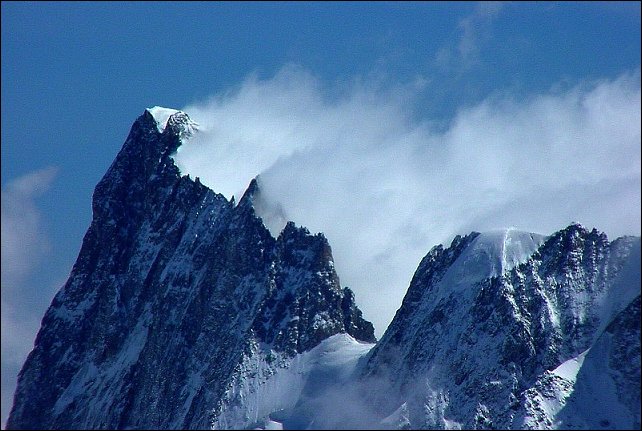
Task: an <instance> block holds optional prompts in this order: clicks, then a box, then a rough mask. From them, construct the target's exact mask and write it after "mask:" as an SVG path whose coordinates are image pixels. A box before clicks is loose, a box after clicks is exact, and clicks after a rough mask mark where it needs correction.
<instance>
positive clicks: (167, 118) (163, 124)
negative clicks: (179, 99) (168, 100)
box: [146, 106, 198, 139]
mask: <svg viewBox="0 0 642 431" xmlns="http://www.w3.org/2000/svg"><path fill="white" fill-rule="evenodd" d="M146 111H147V112H149V113H150V114H151V115H152V117H154V120H155V121H156V128H157V129H158V131H159V132H160V133H164V132H165V129H167V128H168V127H170V128H171V129H173V131H174V133H176V134H178V135H179V137H180V138H181V139H183V138H189V137H190V136H192V135H193V134H194V132H195V131H196V130H198V124H197V123H196V122H194V121H193V120H192V119H191V118H190V117H189V116H188V115H187V114H186V113H185V112H183V111H179V110H177V109H172V108H164V107H162V106H154V107H153V108H147V109H146Z"/></svg>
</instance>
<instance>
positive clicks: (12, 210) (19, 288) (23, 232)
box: [1, 167, 57, 429]
mask: <svg viewBox="0 0 642 431" xmlns="http://www.w3.org/2000/svg"><path fill="white" fill-rule="evenodd" d="M56 173H57V169H56V168H54V167H49V168H45V169H41V170H39V171H35V172H31V173H29V174H27V175H24V176H22V177H19V178H16V179H14V180H13V181H11V182H9V183H8V184H7V185H6V187H3V189H2V235H1V238H2V240H1V242H2V271H1V274H2V313H1V315H2V426H3V429H4V424H5V422H6V420H7V417H8V416H9V410H10V409H11V407H12V405H13V393H14V391H15V388H16V380H17V379H16V377H17V375H18V372H19V371H20V368H21V367H22V364H23V363H24V361H25V359H26V358H27V354H28V353H29V351H30V350H31V348H32V347H33V341H34V340H35V338H36V333H37V332H38V328H39V327H40V319H41V318H42V316H43V314H44V312H45V309H46V307H47V306H48V305H49V302H50V301H51V296H50V294H51V292H49V291H47V292H46V293H44V292H43V289H34V288H33V287H31V286H29V276H30V275H31V273H32V272H33V271H34V270H35V269H36V267H37V265H38V263H39V262H40V261H41V259H42V258H43V256H44V255H45V253H46V252H47V251H48V250H49V243H48V239H47V235H46V234H45V233H44V230H43V227H42V223H41V215H40V211H39V210H38V209H37V207H36V204H35V198H36V197H37V196H39V195H40V194H42V193H44V192H45V191H46V190H47V189H48V188H49V186H50V184H51V182H52V181H53V180H54V178H55V176H56Z"/></svg>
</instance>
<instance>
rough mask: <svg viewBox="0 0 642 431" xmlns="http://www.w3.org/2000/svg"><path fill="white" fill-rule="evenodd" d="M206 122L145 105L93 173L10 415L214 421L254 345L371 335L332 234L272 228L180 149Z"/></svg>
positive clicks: (57, 419)
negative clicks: (67, 260) (208, 182)
mask: <svg viewBox="0 0 642 431" xmlns="http://www.w3.org/2000/svg"><path fill="white" fill-rule="evenodd" d="M195 127H196V125H194V124H193V123H191V121H190V120H189V118H188V117H187V116H186V115H185V114H184V113H181V112H178V113H176V114H174V115H172V116H171V117H170V118H169V120H168V121H167V126H166V127H165V128H164V130H163V131H162V132H161V131H160V130H159V128H158V127H157V124H156V120H155V119H154V117H153V116H152V115H151V114H150V112H148V111H145V113H144V114H143V115H142V116H141V117H140V118H138V119H137V120H136V122H135V123H134V125H133V126H132V129H131V132H130V134H129V136H128V138H127V140H126V142H125V144H124V146H123V148H122V149H121V151H120V153H119V154H118V156H117V157H116V159H115V161H114V162H113V164H112V166H111V167H110V168H109V170H108V172H107V173H106V174H105V176H104V177H103V179H102V180H101V181H100V183H99V184H98V185H97V186H96V189H95V192H94V196H93V204H92V207H93V220H92V223H91V226H90V227H89V229H88V231H87V233H86V235H85V238H84V240H83V244H82V248H81V250H80V254H79V256H78V259H77V261H76V263H75V265H74V267H73V270H72V272H71V275H70V277H69V280H68V281H67V283H66V284H65V285H64V287H63V288H62V289H61V290H60V292H59V293H58V294H57V295H56V297H55V298H54V300H53V302H52V304H51V306H50V308H49V309H48V310H47V312H46V314H45V316H44V318H43V321H42V327H41V329H40V331H39V333H38V336H37V339H36V343H35V347H34V349H33V351H32V352H31V353H30V355H29V357H28V358H27V361H26V362H25V365H24V366H23V369H22V371H21V373H20V376H19V380H18V387H17V390H16V395H15V401H14V406H13V409H12V411H11V414H10V416H9V419H8V422H7V426H8V428H14V429H20V428H58V429H65V428H67V429H74V428H107V429H114V428H152V429H153V428H179V429H180V428H208V427H211V425H212V423H213V421H214V420H215V418H216V416H217V414H218V411H219V409H220V407H221V403H222V398H223V395H224V392H225V390H226V388H227V387H228V385H229V382H230V381H231V380H232V378H233V376H234V374H235V373H236V372H237V369H238V365H239V363H240V361H241V360H242V358H243V357H245V358H247V355H248V354H251V349H250V346H251V345H256V343H262V345H265V346H267V348H269V349H272V350H273V351H274V352H276V353H278V354H280V355H282V356H284V357H288V356H292V355H295V354H297V353H301V352H303V351H306V350H309V349H311V348H313V347H315V346H316V345H317V344H318V343H319V342H321V341H322V340H324V339H326V338H328V337H330V336H331V335H334V334H337V333H341V332H345V333H348V334H350V335H352V336H353V337H355V338H356V339H358V340H362V341H374V331H373V327H372V324H370V323H369V322H366V321H365V320H364V319H363V318H362V317H361V312H360V311H359V310H358V308H357V307H356V305H355V302H354V295H353V294H352V292H351V291H350V290H349V289H347V288H345V289H342V288H341V286H340V284H339V279H338V277H337V274H336V272H335V270H334V264H333V261H332V252H331V249H330V246H329V245H328V242H327V240H326V239H325V238H324V237H323V235H320V234H317V235H311V234H310V233H309V232H308V231H307V230H306V229H304V228H297V227H296V226H295V225H294V224H293V223H289V224H288V225H287V226H286V228H285V229H284V230H283V232H282V233H281V235H280V236H279V237H278V238H276V239H275V238H273V237H272V236H271V235H270V233H269V231H268V230H267V229H266V228H265V226H264V225H263V223H262V221H261V219H260V218H259V217H257V216H256V214H255V212H254V209H253V206H252V199H253V196H255V195H256V194H257V193H260V190H259V186H258V184H257V182H256V181H253V182H252V183H251V184H250V187H249V188H248V190H247V192H246V193H245V195H244V197H243V198H242V199H241V201H240V202H239V204H238V205H237V206H235V205H234V203H233V202H229V201H227V200H226V199H225V198H224V197H223V196H222V195H219V194H216V193H214V192H213V191H211V190H209V189H208V188H207V187H205V186H203V185H201V184H200V182H199V181H198V179H196V180H195V181H193V180H191V179H190V178H189V177H181V176H180V173H179V171H178V169H177V168H176V166H175V165H174V162H173V160H172V158H171V154H172V153H174V152H175V151H176V149H177V148H178V147H179V146H180V145H181V142H182V141H181V140H182V139H185V138H186V137H189V135H190V134H191V133H193V132H194V128H195Z"/></svg>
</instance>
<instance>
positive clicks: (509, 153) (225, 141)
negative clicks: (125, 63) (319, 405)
mask: <svg viewBox="0 0 642 431" xmlns="http://www.w3.org/2000/svg"><path fill="white" fill-rule="evenodd" d="M417 91H421V90H420V89H418V88H417V87H416V86H413V85H408V86H404V85H396V86H391V85H388V86H382V85H380V84H376V83H369V82H364V81H363V80H361V81H355V82H354V84H353V85H350V86H344V87H342V88H332V87H328V86H327V85H326V84H324V83H322V82H320V80H318V79H317V78H315V77H314V76H313V75H312V74H311V73H309V72H308V71H306V70H303V69H301V68H298V67H295V66H288V67H285V68H283V69H282V70H281V71H280V72H279V73H278V74H276V75H275V76H274V77H272V78H270V79H266V80H260V79H258V78H257V77H256V76H250V77H249V78H247V79H246V80H245V81H244V82H243V83H242V84H241V85H240V86H238V87H237V88H235V89H233V90H231V91H229V92H227V93H225V94H220V95H216V96H214V97H212V98H210V99H209V100H207V101H205V102H202V103H198V104H194V105H192V106H188V107H186V108H184V109H183V110H184V111H185V112H187V113H188V114H189V115H190V116H191V117H192V118H193V119H194V120H195V121H197V122H198V123H199V124H200V128H201V133H199V134H197V136H196V137H194V138H193V139H192V140H190V141H189V142H188V143H186V144H185V145H183V146H182V147H181V148H180V149H179V152H178V153H177V155H176V157H175V159H176V162H177V164H178V166H179V167H180V169H181V171H182V172H183V173H184V174H185V173H189V174H190V175H191V176H192V177H195V176H198V177H200V179H201V181H202V182H203V183H204V184H206V185H208V186H209V187H210V188H212V189H213V190H215V191H217V192H219V193H223V194H225V195H226V196H227V197H228V198H230V197H231V196H232V195H236V197H237V198H238V197H239V195H240V194H241V193H242V192H243V190H244V188H245V187H246V186H247V184H248V183H249V181H250V180H251V178H253V177H255V176H256V175H257V174H260V179H261V181H260V182H261V186H262V190H263V194H262V198H263V200H264V202H265V203H267V204H266V205H263V208H262V209H261V211H262V213H263V215H264V216H265V218H266V220H267V219H271V218H272V217H271V216H272V215H273V211H271V210H270V208H278V209H279V211H283V213H284V214H285V217H286V218H287V219H290V220H294V221H295V222H296V223H297V224H300V225H304V226H306V227H308V228H309V229H310V230H311V231H313V232H314V231H320V232H323V233H324V234H325V235H326V236H327V237H328V239H329V241H330V244H331V245H332V248H333V252H334V257H335V263H336V267H337V271H338V273H339V276H340V277H341V281H342V283H343V284H344V285H348V286H350V287H351V288H353V289H354V291H355V294H356V299H357V302H358V303H359V305H360V307H361V308H362V309H363V311H364V315H365V317H366V318H368V319H370V320H371V321H372V322H373V323H374V324H375V328H376V330H377V335H379V336H380V335H381V334H382V333H383V331H384V330H385V328H386V327H387V325H388V324H389V322H390V320H391V319H392V317H393V316H394V313H395V311H396V310H397V308H398V307H399V306H400V304H401V300H402V298H403V295H404V294H405V291H406V289H407V287H408V284H409V282H410V279H411V277H412V274H413V272H414V270H415V269H416V267H417V265H418V263H419V261H420V259H421V257H423V256H424V255H425V254H426V253H427V251H428V250H429V249H430V248H431V247H432V246H433V245H435V244H438V243H444V242H449V241H450V240H451V239H452V237H453V236H454V235H455V234H465V233H468V232H469V231H471V230H478V231H484V230H489V229H494V228H502V227H508V226H512V227H515V228H517V229H521V230H526V231H532V232H538V233H544V234H549V233H552V232H553V231H555V230H558V229H560V228H562V227H564V226H566V225H568V224H569V223H570V222H572V221H579V222H581V223H582V224H584V225H586V226H587V227H593V226H595V227H597V228H598V229H600V230H603V231H605V232H607V234H609V236H610V237H615V236H619V235H623V234H635V235H639V234H640V71H639V70H636V71H634V72H631V73H625V74H623V75H621V76H619V77H618V78H616V79H613V80H601V81H594V82H585V83H582V84H581V85H578V86H576V87H574V88H571V89H569V90H564V91H560V90H551V91H550V92H548V93H545V94H536V95H531V96H530V97H529V98H521V99H517V98H516V97H514V96H512V95H511V94H506V93H502V94H500V95H495V96H492V97H489V98H488V99H486V100H484V101H483V102H482V103H479V104H477V105H476V106H473V107H469V108H465V109H460V110H458V111H457V114H456V115H455V116H454V117H453V118H452V119H451V121H450V123H449V125H448V126H447V127H446V128H445V129H444V128H443V127H440V128H436V127H434V126H433V123H432V121H431V119H430V118H423V117H422V116H421V112H420V110H419V109H418V108H417V106H416V105H417V104H416V100H417V99H418V97H417V96H418V94H417ZM277 215H278V214H277ZM276 220H277V221H278V217H276ZM280 222H281V221H279V223H280ZM266 224H268V223H266ZM269 224H270V227H271V229H272V230H273V231H274V232H276V231H278V227H280V225H279V226H276V225H274V224H273V223H269Z"/></svg>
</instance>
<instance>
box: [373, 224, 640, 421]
mask: <svg viewBox="0 0 642 431" xmlns="http://www.w3.org/2000/svg"><path fill="white" fill-rule="evenodd" d="M525 235H526V234H524V235H521V239H520V240H519V243H520V247H521V249H522V250H525V251H528V250H529V249H532V245H531V246H528V247H522V246H523V244H524V242H526V243H528V242H529V238H528V237H526V236H525ZM483 236H484V235H483V234H482V235H480V234H477V233H472V234H470V235H468V236H466V237H463V238H462V237H459V236H458V237H456V238H455V240H454V241H453V243H452V244H451V246H450V247H449V248H447V249H444V248H443V247H441V246H438V247H435V248H433V250H431V251H430V253H428V255H427V256H426V257H425V258H424V259H423V261H422V262H421V264H420V265H419V268H418V269H417V271H416V273H415V276H414V278H413V280H412V282H411V285H410V288H409V290H408V293H407V295H406V297H405V299H404V301H403V305H402V306H401V308H400V309H399V311H398V312H397V315H396V316H395V319H394V320H393V322H392V323H391V325H390V327H389V328H388V330H387V331H386V333H385V334H384V336H383V337H382V339H381V340H380V342H379V343H378V344H377V346H376V347H375V348H374V349H372V351H371V352H370V354H369V355H368V357H367V363H366V365H365V366H364V368H363V370H362V379H363V380H364V381H366V382H367V381H375V382H378V385H379V387H380V388H381V389H382V390H383V388H389V390H388V391H387V392H385V396H378V395H377V394H378V392H377V391H371V394H374V395H370V396H369V398H370V399H371V402H373V403H375V404H377V405H378V406H379V409H380V411H381V414H382V415H386V414H391V417H396V418H400V417H403V419H404V420H403V421H401V422H397V424H401V426H404V427H411V428H428V429H434V428H451V429H452V428H464V429H472V428H475V429H478V428H482V429H486V428H499V429H522V428H532V429H543V428H545V429H548V428H559V427H561V428H582V429H612V428H616V429H617V428H632V429H638V428H639V424H640V408H639V399H640V397H639V391H640V382H639V378H640V327H639V322H640V321H639V300H640V239H639V238H636V237H622V238H618V239H616V240H615V241H612V242H609V241H608V238H607V237H606V235H605V234H603V233H600V232H598V231H597V230H595V229H593V230H592V231H588V230H586V229H585V228H584V227H582V226H581V225H579V224H572V225H570V226H569V227H567V228H565V229H563V230H561V231H559V232H556V233H554V234H553V235H551V236H550V237H548V238H546V239H545V240H544V238H539V239H537V238H533V237H531V238H530V239H535V240H536V241H535V242H536V243H537V244H539V243H540V242H541V245H539V246H538V247H537V248H536V250H535V249H533V250H532V254H531V255H530V256H529V255H528V254H529V253H528V252H527V253H525V254H524V255H523V257H524V259H521V262H519V260H520V259H516V260H515V261H514V262H513V264H512V265H509V266H507V267H506V268H504V269H503V270H502V271H499V272H495V273H494V271H493V270H492V269H493V268H494V266H493V265H492V261H493V260H494V258H495V257H496V256H498V255H501V256H505V252H506V249H507V247H506V244H503V246H502V247H499V248H498V252H496V253H494V254H493V253H490V254H486V255H484V254H480V253H474V254H472V255H471V254H470V250H474V249H475V248H478V247H477V244H479V243H480V242H483V240H484V238H483ZM542 241H543V242H542ZM508 249H514V245H513V246H510V245H509V246H508ZM518 254H520V253H518ZM471 256H472V257H473V258H472V259H471ZM462 260H463V261H464V262H462ZM462 263H465V264H464V265H462ZM471 268H472V269H471ZM479 268H486V271H487V273H486V276H483V271H479ZM471 275H472V276H471ZM636 304H637V305H636ZM569 370H570V371H569ZM604 381H607V382H611V383H600V382H604ZM604 385H606V386H604ZM604 387H608V388H609V389H608V391H607V390H604ZM596 394H599V396H598V395H596ZM591 397H593V398H591ZM597 398H599V399H600V401H598V402H596V401H595V399H597ZM596 406H599V407H596ZM604 406H608V407H606V408H605V407H604ZM395 410H396V411H395ZM386 412H387V413H386Z"/></svg>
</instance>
